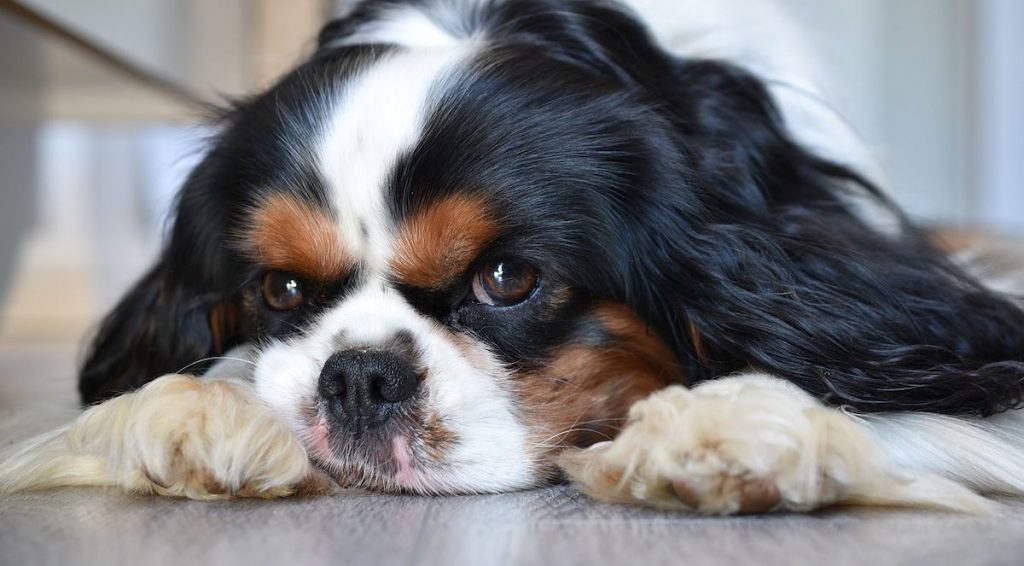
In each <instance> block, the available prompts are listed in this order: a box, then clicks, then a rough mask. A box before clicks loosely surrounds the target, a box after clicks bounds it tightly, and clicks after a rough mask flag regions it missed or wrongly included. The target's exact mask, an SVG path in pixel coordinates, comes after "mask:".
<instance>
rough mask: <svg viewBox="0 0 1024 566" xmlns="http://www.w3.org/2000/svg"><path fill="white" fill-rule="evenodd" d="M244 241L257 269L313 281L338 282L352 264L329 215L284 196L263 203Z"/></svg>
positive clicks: (254, 216) (293, 198) (268, 198)
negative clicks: (283, 272) (295, 275)
mask: <svg viewBox="0 0 1024 566" xmlns="http://www.w3.org/2000/svg"><path fill="white" fill-rule="evenodd" d="M244 241H245V248H246V250H245V251H246V252H248V253H249V254H250V255H251V256H252V258H253V259H254V260H256V261H258V262H259V263H260V264H261V265H264V266H266V267H267V268H270V269H276V270H280V271H288V272H291V273H295V274H297V275H301V276H303V277H306V278H310V279H314V280H316V281H335V280H338V279H341V278H343V277H344V276H345V275H347V274H348V273H349V272H350V271H351V270H352V267H353V266H354V263H355V262H354V260H353V258H352V255H351V254H350V253H349V251H348V250H347V249H345V246H344V245H343V244H342V242H341V239H340V236H339V234H338V228H337V226H336V225H335V223H334V220H333V219H332V218H331V216H330V214H328V213H327V211H325V210H321V209H318V208H316V207H315V206H313V205H311V204H309V203H306V202H303V201H301V200H299V199H298V198H296V197H293V196H291V195H287V194H275V195H272V196H270V197H267V199H266V200H264V201H263V203H262V204H261V205H260V206H259V208H257V209H256V211H255V212H254V213H253V215H252V225H251V228H250V230H249V232H248V233H247V234H245V238H244Z"/></svg>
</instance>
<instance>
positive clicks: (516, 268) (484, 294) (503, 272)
mask: <svg viewBox="0 0 1024 566" xmlns="http://www.w3.org/2000/svg"><path fill="white" fill-rule="evenodd" d="M536 286H537V269H536V268H535V267H533V266H532V265H530V264H528V263H525V262H522V261H515V260H504V261H495V262H491V263H488V264H487V265H485V266H484V267H483V269H481V270H480V271H479V272H478V273H477V274H476V276H475V277H474V278H473V296H474V297H475V298H476V300H478V301H480V302H481V303H483V304H485V305H496V306H507V305H514V304H516V303H518V302H521V301H522V300H523V299H525V298H527V297H528V296H530V293H531V292H532V291H533V288H534V287H536Z"/></svg>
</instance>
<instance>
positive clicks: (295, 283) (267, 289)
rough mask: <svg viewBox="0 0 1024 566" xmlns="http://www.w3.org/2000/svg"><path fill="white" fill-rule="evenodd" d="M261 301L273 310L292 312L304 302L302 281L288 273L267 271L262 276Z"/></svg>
mask: <svg viewBox="0 0 1024 566" xmlns="http://www.w3.org/2000/svg"><path fill="white" fill-rule="evenodd" d="M263 299H264V300H265V301H267V304H268V305H269V306H270V308H272V309H274V310H279V311H288V310H292V309H294V308H295V307H298V306H299V305H301V304H302V301H304V300H305V297H303V295H302V281H301V280H299V278H298V277H295V276H294V275H292V274H290V273H285V272H283V271H268V272H267V274H266V275H264V276H263Z"/></svg>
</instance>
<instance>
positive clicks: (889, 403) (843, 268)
mask: <svg viewBox="0 0 1024 566" xmlns="http://www.w3.org/2000/svg"><path fill="white" fill-rule="evenodd" d="M637 51H638V50H637V49H634V50H633V52H637ZM639 51H642V52H644V53H646V54H647V55H648V56H650V55H652V54H654V53H655V51H654V50H652V49H646V50H643V49H641V50H639ZM629 64H630V63H629V62H627V63H626V65H627V66H628V65H629ZM636 65H637V66H635V67H634V69H633V71H632V74H633V75H634V76H635V77H637V80H639V81H640V83H641V84H642V85H643V87H644V88H646V89H648V92H649V93H650V94H651V95H652V96H654V97H656V98H657V99H658V100H659V101H660V103H659V108H660V111H661V112H662V114H663V116H664V117H665V118H667V119H668V120H670V121H671V122H672V123H673V125H674V127H675V129H676V131H677V133H678V138H677V143H678V145H679V148H678V153H679V154H680V155H681V156H682V158H683V162H682V164H681V170H679V171H678V183H679V184H678V185H676V186H674V187H672V188H671V190H669V191H662V198H664V199H665V202H664V203H663V207H664V209H665V210H666V211H671V212H670V213H669V214H664V213H663V214H661V217H660V218H659V219H658V220H656V221H654V222H651V224H650V229H649V230H647V231H645V232H644V237H643V239H644V240H645V242H646V246H647V252H646V254H645V256H646V257H650V258H664V260H660V261H654V262H646V263H644V262H638V263H637V271H636V272H635V277H636V278H637V279H638V280H640V281H647V282H649V283H654V284H656V286H657V291H656V293H655V294H654V295H653V296H651V297H639V298H638V300H639V301H641V302H643V303H644V304H642V310H644V311H645V312H647V313H649V315H650V316H651V318H652V319H653V320H657V321H659V325H661V326H663V327H667V328H668V330H669V331H670V332H671V333H672V335H673V336H675V337H676V342H677V346H678V347H679V348H680V349H681V350H682V351H683V352H684V353H685V354H686V355H688V357H689V358H690V359H691V360H698V361H699V362H700V363H699V364H695V365H699V367H698V368H696V371H697V372H698V376H699V377H713V376H715V375H718V374H722V373H724V372H729V371H734V370H736V369H739V368H741V367H743V366H747V365H750V366H754V367H755V368H758V369H761V370H765V371H769V372H771V373H773V374H775V375H778V376H780V377H783V378H786V379H789V380H792V381H793V382H795V383H797V384H799V385H800V386H801V387H803V388H804V389H806V390H807V391H809V392H811V393H813V394H815V395H817V396H819V397H820V398H822V399H824V400H826V401H829V402H831V403H834V404H839V405H849V406H852V407H855V408H857V409H860V410H866V411H887V410H927V411H934V412H942V413H967V414H982V415H987V414H990V413H993V412H998V411H1001V410H1005V409H1007V408H1010V407H1016V406H1019V405H1020V404H1021V401H1022V398H1024V312H1022V310H1021V308H1020V307H1019V306H1018V305H1017V304H1014V302H1012V301H1011V300H1009V299H1008V298H1007V297H1005V296H1002V295H1000V294H997V293H995V292H993V291H991V290H989V289H987V288H986V287H984V286H983V285H982V284H981V283H979V282H978V281H976V280H975V279H973V278H972V277H971V276H970V275H968V274H967V273H965V272H964V271H963V270H962V269H960V268H958V267H957V266H955V265H953V264H952V263H951V262H950V261H948V259H947V258H946V257H945V256H944V254H942V253H941V252H939V251H938V250H937V249H936V248H935V247H934V246H933V245H932V244H931V243H929V241H928V240H927V238H926V237H924V236H923V235H922V233H921V232H920V231H919V230H918V229H916V228H915V227H914V226H912V225H911V224H910V223H909V222H907V221H906V220H905V218H904V217H903V215H902V214H901V213H899V212H898V211H896V210H894V209H893V207H892V205H891V203H889V202H888V201H887V200H886V199H885V198H884V197H883V196H881V195H880V193H879V191H878V190H877V189H876V188H874V187H872V186H871V185H870V184H869V183H867V182H866V181H864V180H863V179H862V178H861V177H859V176H858V175H856V174H855V173H854V172H851V171H849V170H847V169H845V168H843V167H841V166H839V165H836V164H833V163H830V162H827V161H824V160H822V159H819V158H817V157H816V156H814V155H812V154H811V153H809V152H808V151H806V150H804V149H803V148H801V147H799V146H798V145H797V144H796V143H794V142H793V141H792V140H791V139H790V137H789V136H788V134H787V132H786V129H785V126H784V124H783V123H782V121H781V119H780V118H779V116H778V113H777V111H776V109H775V107H774V105H773V103H772V100H771V98H770V96H769V94H768V91H767V90H766V88H765V87H764V85H763V84H762V83H761V82H760V81H758V80H757V79H756V78H755V77H753V76H752V75H750V74H748V73H746V72H744V71H743V70H741V69H739V68H736V67H733V66H730V65H727V64H723V63H718V62H711V61H686V60H674V59H672V58H671V57H668V56H667V55H664V54H662V55H661V56H660V57H653V58H650V59H647V60H645V61H644V62H643V63H637V64H636ZM683 195H685V197H684V196H683ZM857 198H862V199H863V198H866V199H869V200H871V201H873V203H874V205H875V208H877V209H880V210H887V211H890V213H891V214H892V215H894V217H895V218H897V219H898V220H900V222H899V224H900V226H899V227H898V230H896V233H882V232H880V231H878V230H876V229H875V228H873V223H872V222H870V221H869V219H867V218H865V217H863V212H862V209H861V208H860V207H858V206H857V205H856V204H855V199H857ZM665 250H668V252H667V253H666V252H665ZM645 299H646V300H645ZM697 340H699V343H700V344H701V345H702V351H698V348H695V346H694V344H695V343H696V341H697ZM685 358H686V356H684V359H685Z"/></svg>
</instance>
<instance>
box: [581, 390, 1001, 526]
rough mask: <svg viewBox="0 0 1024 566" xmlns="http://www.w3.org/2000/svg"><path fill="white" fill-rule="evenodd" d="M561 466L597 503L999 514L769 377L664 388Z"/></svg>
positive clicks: (713, 510)
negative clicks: (910, 467)
mask: <svg viewBox="0 0 1024 566" xmlns="http://www.w3.org/2000/svg"><path fill="white" fill-rule="evenodd" d="M561 465H562V466H563V468H564V469H565V470H566V472H567V473H568V474H569V475H570V477H571V478H572V479H573V480H574V481H575V482H576V483H577V484H579V486H580V487H581V488H582V489H583V490H585V491H586V492H587V493H589V494H590V495H592V496H594V497H596V498H598V499H602V500H605V501H611V502H618V503H637V504H642V505H650V506H655V507H661V508H667V509H685V510H696V511H699V512H701V513H706V514H733V513H740V512H761V511H770V510H794V511H808V510H812V509H816V508H819V507H823V506H826V505H831V504H837V503H842V504H861V505H887V506H890V505H892V506H915V507H931V508H940V509H952V510H961V511H970V512H988V511H991V510H992V509H993V508H994V504H993V503H991V502H990V501H988V500H986V499H984V498H982V497H980V496H978V495H976V494H974V493H972V492H971V491H970V490H968V489H967V488H965V487H963V486H961V485H959V484H957V483H954V482H952V481H949V480H946V479H943V478H940V477H938V476H935V475H931V474H927V473H923V472H914V473H911V472H906V471H904V470H899V469H897V468H896V467H894V466H893V465H892V464H890V462H889V461H888V459H887V458H886V457H885V454H884V452H883V451H882V450H881V449H880V448H879V446H878V445H877V444H876V442H875V440H874V439H873V437H872V436H871V435H870V434H869V432H868V431H867V429H865V428H864V427H862V426H861V425H860V424H859V423H858V422H857V421H856V420H855V419H853V418H851V417H849V416H848V415H846V414H844V413H843V412H841V411H838V410H835V409H829V408H826V407H824V406H822V405H821V404H820V403H818V402H817V401H816V400H814V399H813V398H812V397H811V396H809V395H807V394H806V393H805V392H803V391H802V390H800V389H799V388H797V387H796V386H794V385H792V384H790V383H788V382H786V381H783V380H781V379H777V378H772V377H770V376H766V375H760V374H746V375H741V376H734V377H726V378H722V379H718V380H714V381H710V382H706V383H704V384H701V385H699V386H698V387H696V388H694V389H692V390H688V389H685V388H683V387H679V386H673V387H669V388H667V389H664V390H662V391H659V392H657V393H655V394H654V395H652V396H650V397H649V398H647V399H646V400H644V401H641V402H639V403H636V404H635V405H634V406H633V407H632V409H631V410H630V422H629V424H628V425H627V427H626V428H625V430H624V431H623V432H622V433H621V434H620V435H619V436H618V438H616V439H615V440H614V441H613V442H604V443H600V444H597V445H594V446H592V447H590V448H588V449H585V450H574V451H569V452H566V453H565V454H563V456H562V458H561Z"/></svg>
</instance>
